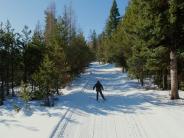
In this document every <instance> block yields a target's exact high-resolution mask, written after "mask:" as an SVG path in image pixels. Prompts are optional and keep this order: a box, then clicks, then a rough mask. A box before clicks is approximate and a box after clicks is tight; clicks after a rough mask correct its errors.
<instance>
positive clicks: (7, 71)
mask: <svg viewBox="0 0 184 138" xmlns="http://www.w3.org/2000/svg"><path fill="white" fill-rule="evenodd" d="M93 57H94V56H93V53H92V52H91V50H90V48H89V47H88V46H87V42H86V40H85V38H84V36H83V33H82V32H80V31H78V29H77V28H76V25H75V19H74V17H73V12H72V9H71V7H65V10H64V14H63V15H62V16H59V17H56V14H55V6H54V4H51V5H50V6H49V8H48V9H47V10H46V11H45V28H44V30H42V29H41V25H40V24H39V23H38V24H37V26H36V28H35V30H34V32H33V33H32V32H31V30H30V29H29V28H28V27H27V26H25V27H24V28H23V30H22V32H21V33H17V32H15V31H14V29H13V28H12V26H11V24H10V22H9V21H7V23H5V24H3V23H1V25H0V104H1V105H2V104H3V101H4V100H5V98H6V97H7V96H8V97H14V96H16V95H17V96H18V95H25V98H26V97H30V98H31V99H46V103H47V104H49V103H48V97H49V95H51V94H54V93H57V94H60V93H59V89H60V88H61V87H63V86H65V85H66V84H67V83H68V82H70V81H71V80H72V79H73V77H75V76H76V75H78V74H79V73H81V72H82V71H83V70H84V68H85V67H86V66H88V64H89V62H91V61H92V59H93ZM21 83H22V87H26V88H24V91H23V92H24V94H19V93H17V92H15V87H16V86H18V87H19V86H20V85H21ZM26 91H29V92H26Z"/></svg>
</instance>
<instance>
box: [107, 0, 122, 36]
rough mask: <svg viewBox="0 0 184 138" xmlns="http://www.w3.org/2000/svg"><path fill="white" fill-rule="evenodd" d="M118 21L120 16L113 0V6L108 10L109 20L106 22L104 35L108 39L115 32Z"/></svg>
mask: <svg viewBox="0 0 184 138" xmlns="http://www.w3.org/2000/svg"><path fill="white" fill-rule="evenodd" d="M119 21H120V14H119V10H118V7H117V3H116V0H113V4H112V7H111V10H110V15H109V19H108V20H107V24H106V27H105V28H106V29H105V33H106V35H107V36H108V37H111V35H112V33H113V32H114V31H116V29H117V26H118V24H119Z"/></svg>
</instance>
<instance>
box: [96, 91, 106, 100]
mask: <svg viewBox="0 0 184 138" xmlns="http://www.w3.org/2000/svg"><path fill="white" fill-rule="evenodd" d="M98 93H100V95H101V96H102V98H103V99H104V100H105V97H104V95H103V93H102V91H96V100H97V101H98Z"/></svg>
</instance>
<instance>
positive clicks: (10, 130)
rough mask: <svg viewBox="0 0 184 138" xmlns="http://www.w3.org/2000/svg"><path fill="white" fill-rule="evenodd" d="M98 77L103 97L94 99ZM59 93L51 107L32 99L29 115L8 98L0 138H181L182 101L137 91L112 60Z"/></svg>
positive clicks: (0, 111) (135, 84)
mask: <svg viewBox="0 0 184 138" xmlns="http://www.w3.org/2000/svg"><path fill="white" fill-rule="evenodd" d="M97 80H100V81H101V83H102V84H103V86H104V89H105V90H104V91H103V94H104V96H105V97H106V99H107V100H106V101H103V100H102V98H101V96H100V95H99V99H100V100H99V101H98V102H97V101H96V92H95V91H93V90H92V89H93V85H94V84H95V83H96V81H97ZM63 93H64V95H62V96H58V97H57V98H58V100H57V102H56V106H55V107H52V108H48V107H42V106H39V104H38V101H33V105H31V108H32V110H33V112H32V114H30V115H24V114H23V113H24V112H23V111H22V110H21V111H20V113H15V112H14V111H13V108H12V107H11V105H12V104H11V103H12V102H10V101H11V99H10V101H8V100H7V101H6V103H5V106H1V107H0V117H1V118H0V138H184V136H183V130H184V129H183V126H184V118H183V116H184V100H175V101H171V100H169V96H168V93H169V92H168V91H158V90H144V89H142V88H141V87H140V84H139V83H138V82H137V81H136V80H131V79H129V78H128V76H127V74H126V73H122V71H121V69H120V68H117V67H115V66H114V65H113V64H98V63H97V62H94V63H91V64H90V66H89V68H87V69H86V71H85V72H84V73H83V74H81V75H80V77H77V78H76V79H75V80H74V81H72V83H71V84H70V86H68V87H66V88H65V89H63ZM180 96H181V97H184V92H180ZM17 102H18V103H19V105H20V104H22V103H21V102H20V101H19V100H17ZM34 104H35V105H34ZM10 107H11V108H10Z"/></svg>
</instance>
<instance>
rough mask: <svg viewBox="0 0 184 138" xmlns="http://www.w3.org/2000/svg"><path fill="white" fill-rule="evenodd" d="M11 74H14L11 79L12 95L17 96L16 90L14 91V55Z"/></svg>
mask: <svg viewBox="0 0 184 138" xmlns="http://www.w3.org/2000/svg"><path fill="white" fill-rule="evenodd" d="M11 64H12V65H11V66H12V67H11V75H12V78H11V79H12V80H11V89H12V97H15V92H14V66H13V57H12V63H11Z"/></svg>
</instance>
